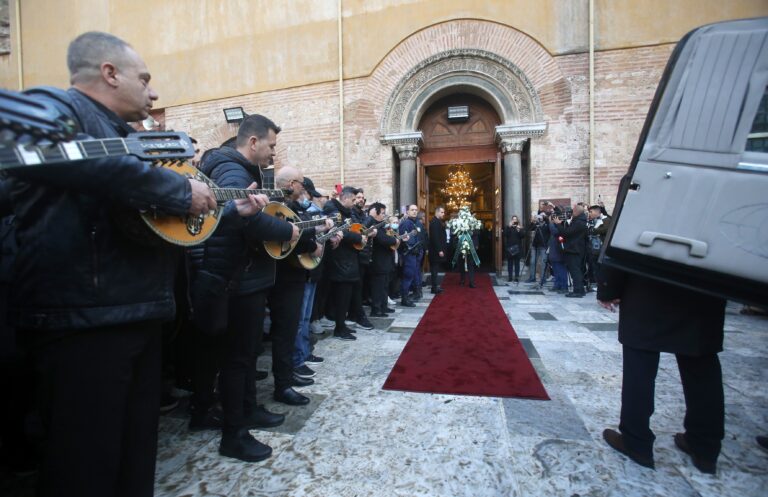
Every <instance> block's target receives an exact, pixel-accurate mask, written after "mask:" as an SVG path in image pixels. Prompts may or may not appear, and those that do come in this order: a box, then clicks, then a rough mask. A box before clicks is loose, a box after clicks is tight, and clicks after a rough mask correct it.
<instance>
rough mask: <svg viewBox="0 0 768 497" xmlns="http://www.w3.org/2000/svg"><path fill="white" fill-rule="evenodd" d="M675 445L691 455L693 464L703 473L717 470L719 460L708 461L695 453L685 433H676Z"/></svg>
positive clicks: (712, 472)
mask: <svg viewBox="0 0 768 497" xmlns="http://www.w3.org/2000/svg"><path fill="white" fill-rule="evenodd" d="M675 445H676V446H677V448H678V449H680V450H682V451H683V452H685V453H686V454H688V455H689V456H691V461H693V465H694V466H696V469H698V470H699V471H701V472H702V473H706V474H708V475H714V474H715V473H716V472H717V461H707V460H704V459H702V458H700V457H699V456H697V455H696V454H694V453H693V451H692V450H691V446H690V445H688V440H686V439H685V434H684V433H675Z"/></svg>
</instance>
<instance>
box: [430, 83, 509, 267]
mask: <svg viewBox="0 0 768 497" xmlns="http://www.w3.org/2000/svg"><path fill="white" fill-rule="evenodd" d="M456 108H459V111H463V110H466V112H460V113H461V117H459V118H456V117H455V115H456V114H457V112H456ZM449 109H450V111H451V114H450V115H449ZM499 123H500V119H499V116H498V114H497V113H496V111H495V110H494V109H493V107H491V106H490V105H489V104H488V103H487V102H486V101H485V100H483V99H481V98H480V97H477V96H475V95H471V94H465V93H460V94H454V95H450V96H448V97H445V98H442V99H440V100H438V101H436V102H435V103H434V104H432V105H431V106H430V107H429V109H428V110H427V111H426V112H425V113H424V115H423V117H422V119H421V121H420V124H419V129H420V130H421V132H422V134H423V142H424V148H423V149H422V151H421V152H420V153H419V156H418V159H417V167H416V169H417V171H416V174H417V176H416V179H417V181H416V183H417V185H416V190H417V199H418V204H419V208H420V209H423V210H424V211H425V212H427V214H428V218H429V219H431V218H432V216H433V215H434V210H435V208H436V207H437V206H440V205H442V206H444V207H445V208H446V219H450V217H451V216H452V215H455V213H456V212H457V211H458V206H456V205H451V204H450V195H449V192H450V191H451V189H450V186H454V187H456V186H459V187H461V188H463V189H465V190H468V191H471V192H472V193H471V195H470V196H469V197H468V201H469V202H470V210H471V211H472V212H473V213H474V214H475V217H477V219H479V220H480V221H481V222H482V223H483V229H482V230H481V231H480V233H479V234H478V239H479V246H478V247H476V248H477V252H478V255H479V257H480V263H481V265H480V270H481V271H487V272H497V273H499V272H500V271H501V269H502V248H501V245H502V239H501V235H502V232H503V229H504V227H503V219H502V198H503V194H502V184H501V158H500V154H499V150H498V146H497V145H496V143H495V129H496V126H497V125H498V124H499Z"/></svg>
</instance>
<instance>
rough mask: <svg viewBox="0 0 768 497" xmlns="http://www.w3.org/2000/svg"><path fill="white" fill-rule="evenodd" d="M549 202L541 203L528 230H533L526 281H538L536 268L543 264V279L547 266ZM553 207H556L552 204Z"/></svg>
mask: <svg viewBox="0 0 768 497" xmlns="http://www.w3.org/2000/svg"><path fill="white" fill-rule="evenodd" d="M550 205H552V204H551V203H549V202H544V203H542V204H541V209H540V210H539V213H538V214H536V215H535V216H533V217H532V218H531V223H530V224H529V225H528V231H529V232H531V249H530V250H529V251H528V263H529V266H528V279H527V280H525V282H526V283H536V268H537V267H538V266H541V275H542V279H543V276H544V269H545V268H546V265H545V262H544V259H545V257H546V253H547V242H549V215H548V212H550V210H548V209H550V207H549V206H550ZM552 207H554V206H553V205H552Z"/></svg>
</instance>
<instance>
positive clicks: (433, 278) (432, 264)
mask: <svg viewBox="0 0 768 497" xmlns="http://www.w3.org/2000/svg"><path fill="white" fill-rule="evenodd" d="M441 265H442V264H441V263H440V259H439V258H438V256H437V254H435V260H434V261H433V260H432V255H431V253H430V256H429V275H430V284H431V285H432V290H437V287H439V286H440V284H439V282H438V278H437V273H439V272H440V266H441Z"/></svg>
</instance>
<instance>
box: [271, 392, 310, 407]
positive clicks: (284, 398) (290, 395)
mask: <svg viewBox="0 0 768 497" xmlns="http://www.w3.org/2000/svg"><path fill="white" fill-rule="evenodd" d="M273 398H274V399H275V400H276V401H278V402H282V403H283V404H288V405H289V406H305V405H307V404H309V397H305V396H303V395H301V394H300V393H299V392H297V391H296V390H294V389H293V388H286V389H285V390H275V394H274V396H273Z"/></svg>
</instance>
